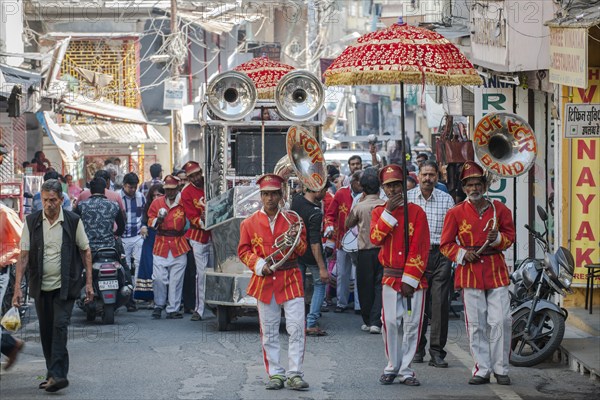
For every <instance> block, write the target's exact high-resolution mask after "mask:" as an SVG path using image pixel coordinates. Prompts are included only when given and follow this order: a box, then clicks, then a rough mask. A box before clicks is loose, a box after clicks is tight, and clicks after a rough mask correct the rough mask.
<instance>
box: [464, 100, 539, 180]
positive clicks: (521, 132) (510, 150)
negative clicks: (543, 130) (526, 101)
mask: <svg viewBox="0 0 600 400" xmlns="http://www.w3.org/2000/svg"><path fill="white" fill-rule="evenodd" d="M473 147H474V150H475V154H476V155H477V158H478V159H479V161H480V162H481V164H482V165H483V167H484V168H485V169H486V170H487V171H488V173H490V174H493V175H498V176H500V177H504V178H515V177H517V176H519V175H523V174H524V173H526V172H527V171H529V169H530V168H531V167H532V166H533V163H534V161H535V157H536V155H537V141H536V139H535V133H534V132H533V129H531V126H529V124H528V123H527V121H525V120H524V119H523V118H522V117H520V116H519V115H516V114H511V113H505V112H498V113H489V114H486V115H484V116H483V118H481V120H480V121H479V122H478V123H477V126H476V127H475V132H474V133H473Z"/></svg>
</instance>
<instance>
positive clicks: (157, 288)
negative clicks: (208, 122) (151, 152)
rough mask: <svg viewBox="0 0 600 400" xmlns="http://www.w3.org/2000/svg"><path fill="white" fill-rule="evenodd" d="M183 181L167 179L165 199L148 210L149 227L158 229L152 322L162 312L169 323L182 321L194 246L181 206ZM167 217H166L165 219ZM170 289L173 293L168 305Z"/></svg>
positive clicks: (156, 202)
mask: <svg viewBox="0 0 600 400" xmlns="http://www.w3.org/2000/svg"><path fill="white" fill-rule="evenodd" d="M178 186H179V179H178V178H176V177H174V176H172V175H167V176H166V177H165V183H164V185H163V188H164V189H165V195H164V196H162V197H159V198H157V199H155V200H154V201H153V202H152V204H151V205H150V209H149V210H148V226H150V227H153V228H155V229H156V240H155V242H154V249H153V251H152V253H153V254H154V270H153V272H152V286H153V289H154V311H153V312H152V318H154V319H160V317H161V313H162V309H163V308H165V305H166V312H167V319H181V318H183V315H182V314H181V313H180V312H179V306H180V304H181V292H182V290H183V273H184V272H185V266H186V263H187V252H188V251H190V245H189V244H188V241H187V240H186V239H185V237H184V231H183V230H184V228H185V223H186V216H185V210H184V209H183V206H182V205H181V193H179V190H178V189H177V187H178ZM165 213H166V215H165ZM167 286H168V290H169V293H168V294H169V296H168V304H166V303H167Z"/></svg>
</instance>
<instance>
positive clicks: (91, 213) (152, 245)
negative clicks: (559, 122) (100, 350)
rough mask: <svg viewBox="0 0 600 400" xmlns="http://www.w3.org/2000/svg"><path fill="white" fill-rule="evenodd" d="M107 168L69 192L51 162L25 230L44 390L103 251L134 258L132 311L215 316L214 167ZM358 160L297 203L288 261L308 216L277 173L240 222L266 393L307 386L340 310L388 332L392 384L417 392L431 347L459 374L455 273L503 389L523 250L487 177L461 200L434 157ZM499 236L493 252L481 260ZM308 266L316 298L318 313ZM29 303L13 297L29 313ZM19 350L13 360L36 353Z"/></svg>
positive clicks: (51, 382) (63, 372)
mask: <svg viewBox="0 0 600 400" xmlns="http://www.w3.org/2000/svg"><path fill="white" fill-rule="evenodd" d="M40 157H43V154H42V155H40V156H39V157H38V158H40ZM110 161H111V162H109V163H107V164H106V165H105V168H104V169H101V170H98V171H96V172H95V174H94V177H93V179H92V180H91V181H90V182H89V183H88V184H87V185H86V186H87V188H85V189H83V190H82V189H81V188H79V187H78V186H77V184H76V183H74V182H73V179H72V176H70V175H66V176H65V178H64V185H63V182H62V180H63V178H62V177H61V176H60V175H59V174H58V173H57V172H56V171H53V170H48V168H46V171H45V174H44V178H43V179H44V183H43V186H42V190H41V192H40V193H37V194H36V195H34V196H33V204H32V213H31V214H30V215H29V216H28V217H27V219H26V223H25V225H24V227H23V231H22V238H21V241H20V249H19V250H20V256H19V257H20V258H19V260H18V263H17V264H18V268H17V283H19V282H20V279H21V278H22V276H23V274H24V272H25V269H26V268H27V269H28V271H29V274H30V275H29V279H30V285H31V291H30V293H31V296H32V297H33V298H34V299H35V301H36V309H37V311H38V316H40V334H41V341H42V347H43V349H44V356H45V358H46V367H47V373H46V380H44V382H43V383H42V384H41V385H40V388H42V389H45V390H47V391H56V390H60V389H62V388H64V387H66V386H67V385H68V384H69V383H68V380H67V373H68V352H67V349H66V342H67V338H66V335H63V333H65V332H66V329H67V327H68V324H69V319H70V315H71V311H72V308H73V302H74V300H75V299H76V298H79V296H80V293H79V292H78V291H75V290H74V289H73V288H74V287H76V286H77V285H80V284H83V281H81V282H80V281H77V282H76V281H73V280H72V277H73V276H76V275H77V273H78V271H80V272H81V271H84V270H85V271H86V273H85V274H83V276H85V279H86V281H85V287H86V290H85V296H86V298H87V297H89V296H93V289H92V288H91V283H90V282H89V280H90V276H91V273H90V270H91V263H92V257H93V253H94V251H96V250H97V249H99V248H102V247H114V248H116V249H117V251H118V252H119V253H120V254H122V264H123V266H124V267H125V271H126V283H127V284H128V285H131V287H132V288H133V291H132V295H131V299H130V301H129V302H128V303H127V305H126V308H127V311H129V312H135V311H137V310H138V308H137V306H138V305H139V304H140V302H145V303H146V305H147V306H148V307H149V308H151V309H152V310H153V311H152V313H151V317H152V318H153V319H160V318H162V317H163V315H165V317H166V318H167V319H181V318H183V317H184V314H185V313H189V314H190V315H191V316H190V320H191V321H199V320H202V319H203V317H204V311H205V301H204V296H205V291H206V288H205V276H206V271H207V270H210V269H212V268H214V267H215V265H214V250H213V243H212V240H211V235H210V232H209V231H207V230H206V229H205V225H204V221H205V217H206V201H205V194H204V189H203V188H204V176H203V171H202V168H201V167H200V165H199V164H198V163H197V162H194V161H190V162H187V163H186V164H185V165H184V166H183V168H182V169H181V170H176V171H173V173H172V174H169V175H166V176H164V177H163V169H162V166H161V165H160V164H153V165H151V166H150V174H151V179H150V180H148V181H146V182H140V179H139V177H138V176H137V175H136V174H135V173H133V172H130V173H127V174H124V175H122V176H121V177H119V168H117V167H115V164H114V163H115V161H116V160H110ZM36 162H37V163H40V162H41V165H45V164H44V162H43V161H40V160H38V161H36ZM348 166H349V168H350V173H349V174H348V176H344V175H342V174H341V173H340V166H339V165H334V164H332V165H328V166H327V171H328V180H327V183H326V185H325V187H324V188H323V189H322V190H320V191H311V190H309V189H307V188H304V189H302V190H300V191H299V192H298V193H296V194H294V196H293V199H292V202H291V210H293V211H295V212H297V214H298V215H299V216H300V218H301V219H302V221H303V224H302V228H301V229H302V231H301V232H300V233H299V234H300V235H301V239H300V241H299V245H298V247H297V248H296V249H295V254H294V255H293V256H292V257H290V259H289V260H287V261H285V262H281V263H278V260H277V259H276V257H272V256H271V253H272V248H273V247H272V245H273V244H274V241H275V238H277V237H278V236H279V235H281V234H286V235H288V236H290V235H293V234H295V233H296V232H297V228H292V229H289V228H290V224H291V225H294V224H295V223H294V219H295V218H296V217H295V215H296V214H288V212H287V211H283V210H281V209H280V202H281V200H282V199H281V197H282V196H283V191H282V184H283V181H282V179H281V178H280V177H278V176H277V175H273V174H266V175H263V176H261V177H260V178H259V179H258V181H257V184H258V186H259V188H260V192H261V200H262V204H263V208H262V209H261V210H260V211H259V212H257V213H256V214H254V215H253V216H252V217H249V218H248V219H246V220H245V221H244V222H243V223H242V226H241V228H240V229H241V232H240V243H239V249H238V252H239V254H238V255H239V258H240V260H241V261H242V262H243V263H244V264H246V265H247V266H248V267H249V268H250V269H251V270H252V272H253V275H252V280H251V282H250V285H249V286H248V289H247V293H248V295H250V296H254V297H256V298H257V300H258V310H259V318H260V324H261V333H260V334H261V336H262V341H261V343H262V346H263V351H264V353H265V366H266V370H267V374H268V376H269V381H268V383H267V389H271V390H277V389H281V388H282V387H284V385H285V382H286V381H287V384H288V386H290V387H291V388H292V389H298V390H304V389H307V388H308V383H307V382H305V381H304V380H303V372H302V371H303V370H302V360H303V356H304V346H305V340H304V338H305V336H306V335H309V336H325V335H327V334H328V333H327V331H326V330H325V329H323V327H322V326H321V324H320V322H322V321H323V320H322V317H323V314H322V313H324V312H327V311H329V310H330V306H333V311H334V312H336V313H344V312H346V311H347V310H348V309H353V310H354V312H355V313H356V314H358V315H359V316H360V317H357V329H360V330H361V331H364V332H367V333H369V334H374V335H378V334H381V337H382V339H383V344H384V348H385V354H386V359H387V363H386V366H385V367H384V369H383V373H382V375H381V376H380V378H379V382H380V383H381V384H384V385H387V384H390V383H393V382H394V381H395V380H396V379H398V380H399V381H400V382H401V383H402V384H405V385H409V386H418V385H420V382H419V380H418V379H417V377H416V375H415V371H414V369H412V367H411V365H412V364H413V363H419V362H424V361H425V357H426V353H427V349H426V347H427V344H429V349H428V352H429V356H430V358H429V365H430V366H433V367H436V368H446V367H447V366H448V362H447V361H446V359H445V357H446V351H445V345H446V341H447V335H448V313H449V297H450V296H449V293H450V291H452V288H453V286H454V285H453V282H452V276H453V266H454V268H456V276H457V277H456V286H457V287H460V288H463V289H464V291H465V310H466V315H467V316H468V322H467V325H468V326H467V329H468V332H469V339H470V342H471V351H472V353H473V357H474V360H475V366H474V368H473V372H472V377H471V379H470V380H469V383H470V384H484V383H488V382H489V380H490V379H489V378H490V375H491V374H492V373H493V374H495V377H496V381H497V382H498V383H499V384H510V379H509V378H508V356H507V354H508V346H509V343H508V342H507V340H508V339H506V338H507V337H508V338H509V337H510V325H509V324H508V325H507V321H508V320H509V319H510V316H509V314H508V306H507V303H506V302H507V299H508V294H507V293H506V285H507V284H508V282H507V276H508V275H507V272H506V265H505V264H504V259H503V256H502V251H503V250H504V249H506V248H507V247H509V246H510V245H511V243H512V241H513V240H514V226H513V225H514V224H513V223H512V217H511V215H510V212H509V211H507V210H505V208H503V206H502V205H500V204H497V202H493V203H492V202H490V201H489V200H487V199H486V198H484V197H483V193H484V192H485V190H484V189H485V183H486V182H485V176H484V175H485V174H484V173H483V170H482V169H481V167H479V166H478V165H477V164H474V163H467V164H465V167H464V169H463V173H462V174H461V177H460V178H461V181H462V184H463V187H464V190H465V193H466V194H467V200H466V201H464V202H460V204H458V205H457V206H455V200H454V199H453V198H452V197H451V196H450V195H449V194H448V193H447V190H445V186H443V184H440V182H439V176H440V171H439V168H438V165H437V164H436V162H435V161H432V160H428V158H427V156H426V155H425V157H423V156H422V155H419V157H418V159H417V165H416V169H417V171H416V172H411V173H410V174H409V175H408V176H407V177H406V179H405V177H404V174H403V171H402V169H401V167H400V166H398V165H395V164H390V165H386V166H383V165H373V166H370V167H368V168H365V169H363V164H362V160H361V158H360V157H359V156H353V157H351V158H350V159H349V160H348ZM409 184H410V186H411V187H412V185H415V186H414V187H412V188H410V190H408V194H407V198H406V199H405V197H404V195H403V186H404V185H406V186H407V188H408V186H409ZM406 208H407V209H408V211H407V212H406V210H405V209H406ZM492 210H493V212H494V214H493V215H496V213H497V214H498V221H499V223H498V224H497V225H495V226H491V227H490V226H480V225H481V222H480V221H484V222H485V221H488V220H491V219H492V218H491V216H490V215H489V214H490V213H492ZM406 214H407V215H408V220H407V221H405V215H406ZM475 219H477V220H478V221H479V222H478V221H475ZM59 222H60V223H59ZM511 227H512V228H511ZM288 229H289V231H288ZM294 229H296V232H294ZM484 229H487V231H486V232H485V233H484ZM511 229H512V231H511ZM286 231H288V232H287V233H286ZM486 240H487V242H488V244H489V245H488V246H487V248H486V249H485V251H479V252H476V250H477V248H478V247H480V246H482V245H483V243H484V242H485V241H486ZM49 243H50V244H52V246H51V247H52V248H53V249H61V248H64V247H65V246H67V248H68V249H69V250H68V251H62V252H61V251H57V252H54V253H52V254H50V252H48V251H46V252H40V251H39V246H46V247H48V244H49ZM40 254H43V256H41V258H40ZM65 257H66V258H65ZM486 265H493V266H494V267H493V268H492V269H493V270H494V271H493V272H492V273H491V275H490V272H489V271H487V270H485V269H482V268H485V266H486ZM298 267H299V268H298ZM308 272H310V274H311V275H312V282H313V295H312V298H311V299H310V303H311V304H310V307H309V309H308V310H306V312H305V308H304V286H305V285H306V284H307V282H308V279H307V273H308ZM291 282H296V284H295V285H296V286H293V285H292V284H291ZM298 282H302V283H303V284H302V285H298ZM491 282H493V284H492V283H491ZM79 287H81V286H79ZM21 296H22V294H21V293H20V291H19V290H18V289H15V294H14V298H13V303H14V304H15V305H16V306H18V305H20V303H21V300H22V298H21ZM190 299H191V300H190ZM334 299H335V302H333V300H334ZM474 304H478V306H474ZM482 304H485V305H486V306H485V307H482V306H481V305H482ZM281 310H283V312H284V313H285V315H286V322H287V331H288V333H289V335H290V339H289V348H288V358H289V359H288V362H289V365H288V368H287V370H286V368H285V367H284V366H283V364H282V363H281V361H280V360H279V328H278V326H279V316H280V314H281ZM488 311H489V312H488ZM487 323H489V324H491V325H492V326H495V327H497V329H499V331H500V333H499V337H501V338H502V340H500V341H498V342H497V343H494V344H493V345H492V344H490V343H488V342H485V340H483V339H482V335H483V334H485V333H484V332H485V325H486V324H487ZM428 327H429V328H428ZM428 329H429V330H430V335H429V343H428V342H427V340H426V336H425V334H426V332H427V330H428ZM507 329H508V330H507ZM57 335H58V336H57ZM6 340H7V342H6V343H9V344H10V349H9V350H7V352H8V357H9V360H12V361H11V363H12V362H14V360H15V358H16V354H18V352H19V351H20V349H21V348H22V345H23V343H22V342H21V343H20V342H19V341H16V342H15V341H12V342H11V341H10V339H9V338H8V337H7V339H6ZM3 343H4V335H3ZM55 343H57V344H55ZM3 346H4V344H3ZM3 349H4V347H3ZM3 352H4V350H3Z"/></svg>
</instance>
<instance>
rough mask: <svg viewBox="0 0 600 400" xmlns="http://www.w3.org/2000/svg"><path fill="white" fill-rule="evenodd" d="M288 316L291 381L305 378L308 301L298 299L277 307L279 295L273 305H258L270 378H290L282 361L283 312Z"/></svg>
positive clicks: (272, 300) (259, 303) (286, 318)
mask: <svg viewBox="0 0 600 400" xmlns="http://www.w3.org/2000/svg"><path fill="white" fill-rule="evenodd" d="M282 307H283V312H284V315H285V328H286V330H287V333H288V335H289V345H288V370H287V377H291V376H294V375H300V376H302V375H303V369H302V363H303V361H304V345H305V335H304V329H305V325H304V323H305V322H304V297H296V298H295V299H292V300H288V301H286V302H284V303H283V304H277V302H276V301H275V295H273V297H272V298H271V302H270V303H263V302H261V301H260V300H259V301H258V319H259V320H260V337H261V342H262V350H263V360H264V363H265V368H266V370H267V374H269V376H270V377H271V376H273V375H284V376H285V375H286V370H285V368H283V367H282V366H281V360H280V359H279V350H280V348H279V323H280V321H281V308H282Z"/></svg>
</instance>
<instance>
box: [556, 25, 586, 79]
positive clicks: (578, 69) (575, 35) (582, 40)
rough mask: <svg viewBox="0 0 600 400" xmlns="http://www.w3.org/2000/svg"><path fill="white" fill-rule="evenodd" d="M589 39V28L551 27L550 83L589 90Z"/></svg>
mask: <svg viewBox="0 0 600 400" xmlns="http://www.w3.org/2000/svg"><path fill="white" fill-rule="evenodd" d="M587 37H588V30H587V28H555V27H550V76H549V79H550V82H552V83H556V84H559V85H564V86H572V87H578V88H582V89H585V88H587V86H588V75H587V73H588V70H587V65H588V62H587V49H588V39H587Z"/></svg>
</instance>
